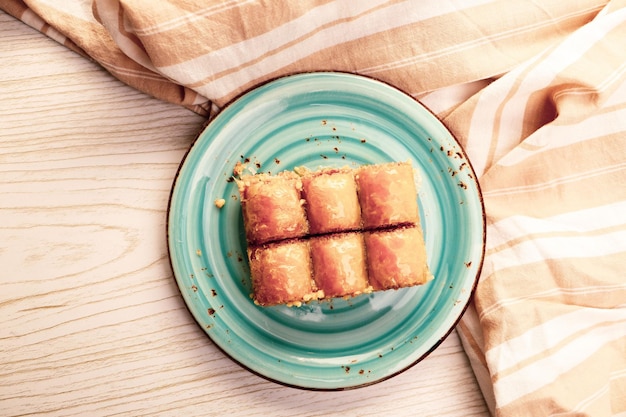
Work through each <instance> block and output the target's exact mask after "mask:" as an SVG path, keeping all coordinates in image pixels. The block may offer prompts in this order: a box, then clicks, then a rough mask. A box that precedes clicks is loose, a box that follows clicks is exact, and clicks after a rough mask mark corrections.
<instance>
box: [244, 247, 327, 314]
mask: <svg viewBox="0 0 626 417" xmlns="http://www.w3.org/2000/svg"><path fill="white" fill-rule="evenodd" d="M309 252H310V250H309V242H308V241H304V240H302V241H301V240H291V241H284V242H280V243H270V244H268V245H263V246H258V247H254V248H248V259H249V261H250V275H251V277H252V289H253V294H254V295H253V297H254V302H255V303H256V304H259V305H262V306H272V305H276V304H287V305H300V303H302V302H304V301H310V300H312V299H314V298H317V297H318V296H317V293H316V290H315V288H314V284H313V269H312V266H311V257H310V253H309Z"/></svg>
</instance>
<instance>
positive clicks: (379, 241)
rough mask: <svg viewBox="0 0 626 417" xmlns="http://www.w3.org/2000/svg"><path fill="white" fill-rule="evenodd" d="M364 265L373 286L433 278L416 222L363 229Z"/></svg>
mask: <svg viewBox="0 0 626 417" xmlns="http://www.w3.org/2000/svg"><path fill="white" fill-rule="evenodd" d="M364 240H365V248H366V250H367V269H368V276H369V282H370V285H371V286H372V288H373V289H374V290H389V289H398V288H404V287H411V286H414V285H421V284H425V283H427V282H428V281H430V280H431V279H432V275H431V274H430V271H429V269H428V264H427V263H426V247H425V245H424V238H423V237H422V232H421V231H420V228H419V227H418V226H410V227H400V228H396V229H387V230H378V231H370V232H366V233H365V239H364Z"/></svg>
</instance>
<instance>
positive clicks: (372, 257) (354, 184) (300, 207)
mask: <svg viewBox="0 0 626 417" xmlns="http://www.w3.org/2000/svg"><path fill="white" fill-rule="evenodd" d="M296 172H297V174H296ZM296 172H287V171H285V172H282V173H280V174H278V175H274V176H271V175H269V174H257V175H245V176H241V177H240V178H239V179H238V180H237V184H238V186H239V192H240V195H241V203H242V212H243V219H244V225H245V230H246V238H247V244H248V260H249V264H250V272H251V278H252V287H253V298H254V300H255V303H257V304H259V305H262V306H272V305H277V304H286V305H289V306H291V305H299V304H300V303H302V302H308V301H311V300H314V299H322V298H334V297H345V298H347V297H353V296H357V295H359V294H363V293H369V292H371V291H382V290H391V289H399V288H404V287H410V286H415V285H421V284H425V283H426V282H428V281H430V280H431V279H432V278H433V277H432V275H431V273H430V271H429V268H428V264H427V257H426V246H425V243H424V238H423V236H422V231H421V228H420V221H419V211H418V205H417V187H416V185H415V175H414V172H413V167H412V166H411V163H410V162H400V163H398V162H393V163H386V164H379V165H368V166H362V167H360V168H356V169H350V168H325V169H320V170H318V171H313V172H312V171H308V170H306V169H298V170H297V171H296Z"/></svg>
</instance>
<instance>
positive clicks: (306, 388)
mask: <svg viewBox="0 0 626 417" xmlns="http://www.w3.org/2000/svg"><path fill="white" fill-rule="evenodd" d="M306 75H339V76H346V77H355V78H361V79H363V80H366V81H367V80H369V81H373V82H377V83H380V84H383V85H384V86H386V87H388V88H391V89H393V90H395V91H396V92H398V93H399V94H402V95H404V96H406V97H408V98H409V99H411V100H412V101H413V102H414V103H415V104H416V105H417V106H419V107H421V108H422V109H423V110H426V111H427V112H428V113H429V114H430V116H432V117H433V118H434V119H435V120H436V121H437V122H438V123H439V124H440V125H441V126H443V128H444V129H445V131H446V132H447V133H448V134H449V135H450V137H451V138H452V140H453V141H454V144H455V145H456V146H458V147H459V149H460V151H461V153H462V154H463V156H464V158H465V162H466V163H467V165H468V167H469V170H470V172H471V174H472V181H473V183H474V185H475V188H476V194H477V195H476V197H477V201H478V203H479V207H480V217H481V249H480V260H479V264H478V266H477V268H476V273H475V274H474V276H473V277H472V285H471V289H470V290H469V294H468V296H467V300H466V301H465V303H464V305H463V306H462V307H461V308H460V310H459V313H458V315H457V316H456V317H455V319H454V320H453V321H452V322H451V323H450V326H449V328H448V329H446V331H445V332H443V334H442V335H441V337H440V338H439V339H438V340H437V341H436V342H435V343H433V344H432V345H431V346H429V347H428V348H427V349H426V351H425V352H424V353H422V354H421V355H420V356H419V357H417V358H416V359H415V360H413V361H412V362H410V363H408V364H407V365H405V366H403V367H401V368H400V369H398V370H397V371H394V372H391V373H389V374H387V375H384V376H382V377H379V378H377V379H375V380H370V381H364V382H362V383H358V384H353V385H347V386H338V387H315V386H305V385H298V384H295V383H289V382H286V381H282V380H280V379H278V378H273V377H271V376H269V375H265V374H263V373H262V372H259V371H256V370H255V369H252V368H250V367H249V366H247V365H246V364H245V363H243V362H242V361H240V360H238V359H237V358H236V357H234V356H233V355H231V354H230V353H229V352H228V351H227V350H226V349H224V348H223V347H222V346H221V345H220V344H219V343H217V342H216V341H215V340H214V338H213V337H212V336H211V334H210V333H209V332H207V331H206V329H205V328H204V326H203V325H202V324H201V323H200V321H199V320H198V319H197V318H196V315H195V312H194V311H193V310H192V308H191V307H190V305H189V303H188V302H187V299H186V297H185V294H184V293H183V290H182V288H181V286H180V284H179V281H178V279H177V276H176V272H175V267H174V263H173V255H172V247H171V245H170V241H171V240H170V238H171V236H170V233H171V232H170V218H171V211H172V204H173V197H174V193H175V190H176V188H177V184H178V182H179V179H180V175H181V172H182V170H183V168H184V166H185V162H186V161H187V159H188V157H189V155H190V154H191V153H192V151H193V150H194V148H195V147H196V145H197V144H198V142H199V140H200V138H201V137H202V136H203V134H204V133H205V131H206V130H207V129H208V128H209V127H210V126H211V124H212V123H213V122H214V121H215V120H216V119H217V118H218V116H219V115H220V114H222V113H223V112H224V111H225V110H226V109H228V108H230V107H232V106H233V105H234V104H235V103H237V102H238V101H239V100H240V99H241V98H243V97H244V96H246V95H248V94H249V93H252V92H253V91H255V90H257V89H259V88H261V87H263V86H266V85H268V84H272V83H274V82H278V81H280V80H284V79H288V78H292V77H299V76H306ZM165 214H166V217H165V238H166V247H167V255H168V256H167V258H168V263H169V266H170V270H171V272H172V279H173V280H174V283H175V285H176V288H177V289H178V292H179V294H180V296H181V299H182V301H183V304H184V306H185V308H186V309H187V311H188V312H189V314H190V316H191V317H192V319H193V321H194V322H195V324H196V325H197V326H198V327H199V328H200V329H201V331H202V333H203V334H204V335H205V336H206V337H207V338H208V339H209V340H210V341H211V343H212V344H213V345H214V346H215V347H217V348H218V350H219V351H221V352H222V354H223V355H224V356H225V357H226V358H228V359H229V360H231V361H232V362H233V363H235V364H237V365H238V366H240V367H241V368H243V369H244V370H246V371H248V372H250V373H251V374H253V375H256V376H259V377H261V378H262V379H264V380H266V381H269V382H273V383H276V384H278V385H282V386H284V387H289V388H296V389H300V390H304V391H322V392H334V391H348V390H354V389H359V388H363V387H367V386H371V385H375V384H379V383H381V382H384V381H387V380H389V379H392V378H394V377H396V376H398V375H400V374H402V373H404V372H406V371H407V370H409V369H411V368H413V367H414V366H415V365H417V364H418V363H419V362H421V361H423V360H424V359H425V358H426V357H427V356H429V355H430V354H431V353H432V352H434V351H435V350H436V349H437V348H438V347H439V346H440V345H441V344H442V343H443V342H444V341H445V340H446V339H447V338H448V337H449V336H450V334H451V333H452V332H453V331H454V329H455V328H456V327H457V325H458V324H459V322H460V321H461V319H462V318H463V316H464V315H465V313H466V312H467V309H468V308H469V306H470V304H471V303H472V301H473V300H474V296H475V292H476V289H477V287H478V283H479V280H480V276H481V274H482V268H483V266H484V261H485V253H486V238H487V218H486V212H485V203H484V198H483V192H482V189H481V186H480V182H479V180H478V178H477V176H476V171H475V169H474V166H473V165H472V162H471V160H470V158H469V157H468V155H467V152H466V151H465V148H464V147H463V145H462V144H461V143H460V142H459V140H458V139H457V137H456V136H455V135H454V133H453V132H452V131H451V130H450V129H449V128H448V127H447V126H446V125H445V124H444V123H443V121H442V120H441V118H440V117H438V116H437V115H436V114H435V113H434V112H433V111H432V110H431V109H430V108H429V107H428V106H426V105H425V104H424V103H422V102H421V101H420V100H419V99H417V98H415V97H413V96H412V95H411V94H409V93H408V92H406V91H404V90H402V89H401V88H399V87H397V86H395V85H393V84H391V83H390V82H387V81H385V80H382V79H380V78H377V77H373V76H370V75H363V74H359V73H354V72H348V71H336V70H320V71H315V70H313V71H296V72H291V73H287V74H283V75H279V76H276V77H272V78H269V79H266V80H263V81H261V82H259V83H257V84H254V85H252V86H251V87H250V88H247V89H245V90H244V91H242V92H240V93H239V94H237V95H235V96H234V97H233V98H232V99H231V100H230V101H228V102H227V103H226V104H225V105H224V106H223V107H222V108H221V109H219V111H218V112H217V113H215V114H214V115H213V116H212V117H209V118H207V120H205V121H204V122H203V123H202V125H201V126H200V128H199V130H198V132H197V133H196V134H195V136H194V138H193V139H192V141H191V143H190V145H189V147H188V149H187V150H186V151H185V152H184V154H183V156H182V157H181V160H180V163H179V164H178V167H177V169H176V172H175V174H174V176H173V179H172V185H171V187H170V190H169V195H168V201H167V209H166V213H165Z"/></svg>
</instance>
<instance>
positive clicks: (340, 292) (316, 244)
mask: <svg viewBox="0 0 626 417" xmlns="http://www.w3.org/2000/svg"><path fill="white" fill-rule="evenodd" d="M310 242H311V259H312V260H313V278H314V280H315V284H316V286H317V288H319V289H321V290H322V291H323V293H324V296H325V297H329V298H330V297H351V296H356V295H359V294H363V293H368V292H371V291H372V288H371V287H370V285H369V282H368V279H367V269H366V261H365V246H364V243H363V235H362V234H361V233H341V234H331V235H325V236H318V237H313V238H311V240H310Z"/></svg>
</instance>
